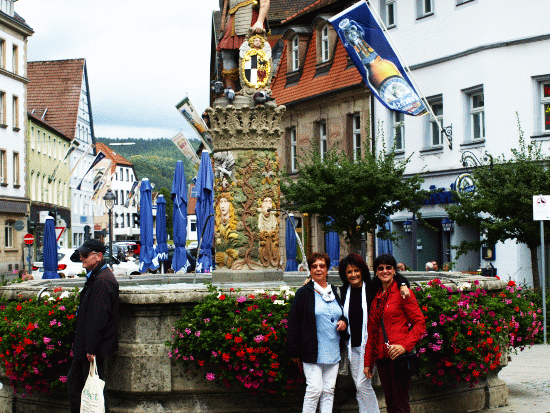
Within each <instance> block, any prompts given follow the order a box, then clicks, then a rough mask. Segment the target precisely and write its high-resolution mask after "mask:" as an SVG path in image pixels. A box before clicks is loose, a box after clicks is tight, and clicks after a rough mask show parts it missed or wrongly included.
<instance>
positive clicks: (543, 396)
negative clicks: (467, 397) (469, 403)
mask: <svg viewBox="0 0 550 413" xmlns="http://www.w3.org/2000/svg"><path fill="white" fill-rule="evenodd" d="M498 376H499V378H501V379H502V380H504V381H505V382H506V385H507V387H508V391H509V398H508V403H509V404H508V406H505V407H499V408H495V409H487V410H483V411H482V412H490V413H512V412H513V413H550V346H548V345H544V344H538V345H536V346H533V347H531V348H530V349H525V350H524V351H522V352H518V354H516V355H514V354H512V361H511V362H510V363H509V364H508V366H506V367H504V368H503V369H502V371H501V372H500V374H499V375H498Z"/></svg>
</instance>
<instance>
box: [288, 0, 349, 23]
mask: <svg viewBox="0 0 550 413" xmlns="http://www.w3.org/2000/svg"><path fill="white" fill-rule="evenodd" d="M337 1H339V0H316V1H311V0H310V1H308V2H307V3H308V4H307V5H305V7H303V8H301V9H299V10H296V12H295V13H293V14H290V15H287V17H286V19H284V20H283V21H282V22H281V23H283V24H284V23H288V22H289V21H291V20H293V19H295V18H297V17H299V16H302V15H304V14H307V13H310V12H312V11H313V10H317V9H319V8H321V7H323V6H326V5H328V4H332V3H336V2H337ZM295 3H297V2H296V1H295Z"/></svg>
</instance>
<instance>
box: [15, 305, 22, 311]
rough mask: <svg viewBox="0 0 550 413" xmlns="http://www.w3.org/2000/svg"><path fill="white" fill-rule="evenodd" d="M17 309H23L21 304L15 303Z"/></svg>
mask: <svg viewBox="0 0 550 413" xmlns="http://www.w3.org/2000/svg"><path fill="white" fill-rule="evenodd" d="M15 309H16V310H17V311H21V310H22V309H23V306H22V305H21V304H17V307H15Z"/></svg>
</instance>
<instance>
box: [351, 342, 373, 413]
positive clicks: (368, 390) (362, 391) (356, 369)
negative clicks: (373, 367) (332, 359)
mask: <svg viewBox="0 0 550 413" xmlns="http://www.w3.org/2000/svg"><path fill="white" fill-rule="evenodd" d="M361 353H362V352H361V347H352V348H351V354H350V370H351V375H352V377H353V382H354V383H355V388H356V389H357V404H358V405H359V413H380V409H379V408H378V399H377V398H376V393H375V392H374V389H373V388H372V380H371V379H367V376H365V372H364V370H365V368H364V366H365V357H364V356H363V355H362V354H361Z"/></svg>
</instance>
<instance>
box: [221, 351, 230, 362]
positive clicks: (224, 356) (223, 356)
mask: <svg viewBox="0 0 550 413" xmlns="http://www.w3.org/2000/svg"><path fill="white" fill-rule="evenodd" d="M222 359H223V361H229V354H228V353H223V354H222Z"/></svg>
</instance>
